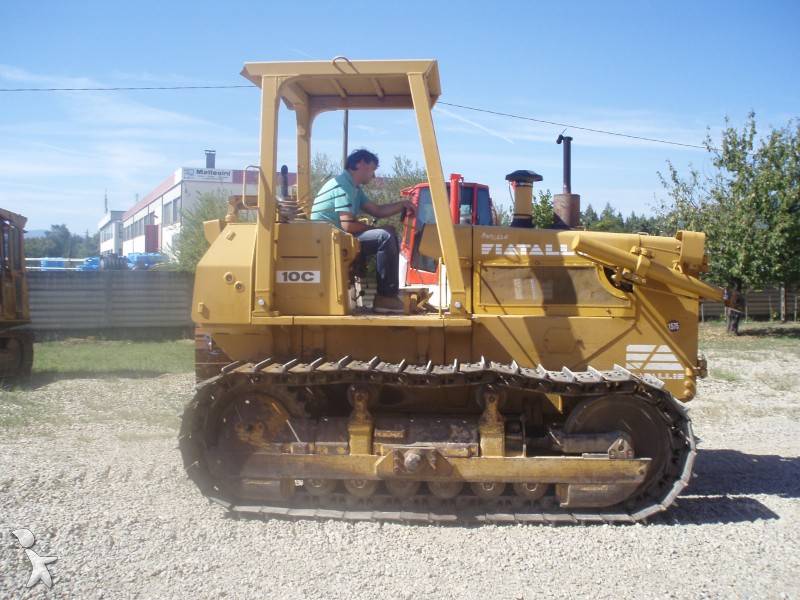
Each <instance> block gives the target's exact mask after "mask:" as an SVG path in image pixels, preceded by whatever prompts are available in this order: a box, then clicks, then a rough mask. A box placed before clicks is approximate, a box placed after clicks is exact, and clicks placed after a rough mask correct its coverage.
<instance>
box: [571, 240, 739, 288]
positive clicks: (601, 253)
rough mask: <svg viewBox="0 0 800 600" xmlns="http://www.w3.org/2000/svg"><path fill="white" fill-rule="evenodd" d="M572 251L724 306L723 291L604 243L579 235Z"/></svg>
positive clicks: (593, 260)
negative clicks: (722, 303)
mask: <svg viewBox="0 0 800 600" xmlns="http://www.w3.org/2000/svg"><path fill="white" fill-rule="evenodd" d="M572 250H573V251H574V252H575V253H576V254H578V255H580V256H582V257H584V258H588V259H589V260H591V261H592V262H595V263H598V264H601V265H605V266H608V267H621V268H622V269H625V270H627V271H629V272H630V273H632V274H633V275H636V276H637V277H640V278H642V279H646V278H649V279H654V280H655V281H658V282H660V283H663V284H664V285H666V286H668V287H670V288H677V289H679V290H682V291H684V292H688V293H690V294H693V295H695V296H698V297H700V298H706V299H708V300H714V301H716V302H726V303H727V301H726V299H725V291H724V290H723V289H721V288H718V287H715V286H713V285H709V284H707V283H704V282H703V281H700V280H699V279H698V278H697V277H692V276H691V275H686V274H685V273H681V272H680V271H677V270H675V269H670V268H669V267H665V266H664V265H661V264H659V263H657V262H654V261H651V260H650V259H649V258H647V257H646V256H644V254H633V253H630V252H625V251H624V250H620V249H619V248H615V247H614V246H611V245H609V244H606V243H605V242H601V241H599V240H596V239H591V238H589V237H586V236H581V235H577V236H575V238H574V239H573V241H572Z"/></svg>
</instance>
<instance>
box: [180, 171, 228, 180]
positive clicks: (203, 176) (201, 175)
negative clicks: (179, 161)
mask: <svg viewBox="0 0 800 600" xmlns="http://www.w3.org/2000/svg"><path fill="white" fill-rule="evenodd" d="M183 179H184V181H214V182H217V183H233V169H187V168H184V169H183Z"/></svg>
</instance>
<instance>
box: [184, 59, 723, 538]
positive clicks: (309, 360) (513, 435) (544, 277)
mask: <svg viewBox="0 0 800 600" xmlns="http://www.w3.org/2000/svg"><path fill="white" fill-rule="evenodd" d="M242 74H243V75H244V77H246V78H247V79H249V80H250V81H252V82H253V83H254V84H255V85H256V86H258V87H259V88H261V146H260V151H261V152H260V164H259V165H258V171H259V173H260V177H259V185H258V194H257V195H252V196H248V195H246V194H245V193H244V192H243V193H242V195H241V196H238V197H235V198H232V199H231V205H230V209H229V213H228V215H227V217H226V218H225V219H220V220H215V221H209V222H207V223H205V234H206V237H207V239H208V240H209V242H210V247H209V249H208V251H207V252H206V254H205V255H204V257H203V258H202V260H201V261H200V263H199V265H198V267H197V273H196V280H195V289H194V298H193V306H192V316H193V319H194V321H195V322H196V324H197V325H198V326H199V327H201V328H202V330H203V332H205V334H206V335H208V336H209V337H210V338H211V340H212V341H213V344H214V345H215V347H218V348H219V349H221V351H222V352H224V354H225V355H227V356H228V357H230V360H231V362H230V364H227V365H225V366H224V367H223V368H222V369H221V370H220V371H219V372H218V373H217V374H215V375H214V376H212V377H210V378H208V379H206V380H204V381H201V382H200V383H199V384H198V385H197V391H196V395H195V396H194V398H193V399H192V400H191V402H190V403H189V404H188V405H187V407H186V410H185V413H184V415H183V420H182V427H181V431H180V449H181V452H182V456H183V461H184V465H185V468H186V470H187V473H188V475H189V477H190V478H191V479H192V480H193V481H194V482H195V483H196V485H197V486H198V487H199V488H200V490H201V491H202V493H203V494H205V495H206V496H208V497H209V498H211V499H212V500H214V501H216V502H218V503H220V504H222V505H223V506H225V507H227V508H228V509H230V510H232V511H236V512H238V513H255V514H258V515H266V516H271V515H272V516H290V517H291V516H296V517H309V518H313V517H320V518H331V517H333V518H345V519H377V520H402V521H417V520H419V521H433V522H450V521H464V520H477V521H482V522H485V521H489V522H494V521H520V522H588V521H601V522H633V521H639V520H642V519H646V518H648V517H649V516H651V515H653V514H655V513H657V512H659V511H662V510H664V509H666V508H667V507H669V506H670V505H671V504H672V503H673V501H674V500H675V498H676V496H677V495H678V494H679V493H680V492H681V490H683V488H684V487H685V486H686V485H687V484H688V483H689V480H690V477H691V474H692V466H693V463H694V460H695V454H696V449H695V439H694V436H693V434H692V427H691V423H690V420H689V418H688V416H687V412H686V410H685V409H684V407H683V403H684V402H686V401H688V400H690V399H691V398H692V397H693V396H694V395H695V389H696V387H695V382H696V379H697V378H698V377H702V376H704V374H705V369H706V365H705V361H704V360H703V359H702V358H699V357H698V306H699V305H698V303H699V301H701V300H702V299H703V298H711V299H714V300H721V299H722V297H723V291H722V290H720V289H717V288H715V287H712V286H709V285H707V284H705V283H703V282H702V281H701V280H700V279H699V275H700V274H701V273H702V272H704V271H705V270H706V269H707V259H706V255H705V251H704V241H705V238H704V235H703V234H702V233H696V232H688V231H680V232H678V233H677V235H676V236H675V237H657V236H650V235H645V234H615V233H601V232H588V231H581V230H577V229H576V228H575V227H576V226H577V223H576V222H575V218H574V215H576V214H577V209H576V207H575V204H574V200H575V198H576V197H575V195H573V194H571V193H570V190H569V189H566V188H565V193H564V194H559V195H558V196H557V197H556V206H557V207H558V206H562V207H563V206H565V207H566V209H565V210H564V211H563V221H564V225H565V227H563V228H562V229H537V228H533V227H532V226H531V209H532V186H533V183H534V182H535V181H538V180H541V177H540V176H538V175H536V173H533V172H532V171H527V170H517V171H514V172H512V173H510V174H509V175H508V177H507V179H508V180H509V181H510V182H511V184H512V186H513V190H514V221H513V223H512V225H511V226H509V227H501V226H497V225H494V224H490V225H478V224H475V222H474V221H473V222H472V223H469V221H467V224H457V223H456V222H454V221H457V219H454V218H453V217H452V214H451V206H450V205H449V204H448V192H447V185H446V182H445V180H444V176H443V173H442V166H441V161H440V156H439V150H438V146H437V142H436V135H435V130H434V123H433V119H432V115H431V109H432V107H433V106H434V104H435V103H436V101H437V98H438V97H439V95H440V93H441V90H440V82H439V72H438V66H437V63H436V61H434V60H398V61H386V60H384V61H350V60H347V59H339V58H337V59H334V60H333V61H330V62H325V61H315V62H283V63H281V62H254V63H247V64H245V67H244V69H243V71H242ZM281 103H282V104H283V105H284V106H285V107H286V108H288V109H289V110H291V111H293V112H294V115H295V118H296V135H297V175H298V178H297V188H296V193H295V194H294V195H292V194H287V193H286V191H285V190H283V191H281V190H280V187H281V186H280V182H279V175H278V174H277V169H276V167H277V164H276V152H277V140H278V128H277V127H278V112H279V107H280V105H281ZM358 109H411V110H413V111H414V114H415V116H416V123H417V125H418V129H419V136H420V141H421V145H422V151H423V156H424V162H425V168H426V172H427V177H428V188H429V191H430V197H431V203H432V206H433V213H434V216H435V219H434V222H432V223H428V224H427V225H426V227H425V228H424V231H423V232H422V235H421V240H420V241H419V245H418V247H417V246H415V248H416V250H415V251H418V252H420V253H421V254H422V255H424V256H425V257H428V259H433V260H434V261H435V262H436V264H437V266H438V265H442V268H441V269H435V270H436V272H438V273H440V274H441V277H440V279H441V280H440V282H439V283H438V285H439V287H440V294H439V298H440V301H439V303H438V306H435V307H432V308H431V307H430V306H428V309H427V310H425V309H424V308H422V309H421V308H420V306H419V305H414V302H408V303H407V306H408V307H409V310H408V314H399V315H376V314H371V313H369V312H365V311H364V310H363V309H362V308H360V307H359V300H358V295H357V294H356V293H354V284H355V283H357V280H356V278H355V277H354V276H353V272H352V266H353V264H354V262H355V261H356V260H357V258H358V257H359V243H358V240H357V239H356V238H355V237H353V236H351V235H349V234H347V233H345V232H344V231H342V230H340V229H339V228H337V227H335V226H333V225H331V224H329V223H326V222H320V221H312V220H309V219H308V215H309V209H310V206H311V203H312V201H313V198H312V197H311V184H310V177H309V165H310V142H311V130H312V124H313V121H314V118H315V117H316V116H317V115H319V114H320V113H322V112H325V111H334V110H358ZM243 211H251V214H252V213H255V216H254V218H242V215H241V213H242V212H243ZM571 215H572V216H571ZM412 292H413V290H406V295H407V296H408V295H413V294H412Z"/></svg>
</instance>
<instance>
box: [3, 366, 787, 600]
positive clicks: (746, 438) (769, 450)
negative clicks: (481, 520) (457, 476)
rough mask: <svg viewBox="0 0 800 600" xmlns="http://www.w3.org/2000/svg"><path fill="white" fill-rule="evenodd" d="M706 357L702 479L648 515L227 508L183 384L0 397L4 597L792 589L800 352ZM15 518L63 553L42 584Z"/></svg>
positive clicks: (80, 386)
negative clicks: (187, 429)
mask: <svg viewBox="0 0 800 600" xmlns="http://www.w3.org/2000/svg"><path fill="white" fill-rule="evenodd" d="M754 358H755V360H754ZM709 363H710V364H711V365H712V377H711V378H710V379H707V380H705V381H703V382H701V384H700V389H699V395H698V399H697V400H695V401H693V402H692V403H691V408H692V411H691V413H692V417H693V419H694V421H695V432H696V433H697V435H698V436H699V437H700V438H701V442H700V449H701V451H700V454H699V456H698V462H697V468H696V472H697V477H696V478H695V479H694V481H693V482H692V485H691V486H690V487H689V488H688V490H687V493H685V494H684V495H683V496H682V497H681V498H680V499H679V504H678V506H677V507H675V508H673V509H672V510H671V511H670V512H669V513H668V514H667V516H665V517H660V518H658V519H656V520H655V521H654V522H652V523H650V524H648V525H642V524H637V525H619V526H608V525H601V526H597V525H595V526H558V527H550V526H538V525H537V526H521V525H512V526H469V527H466V526H465V527H455V526H447V527H437V526H410V525H402V524H379V523H349V522H335V521H319V522H317V521H305V520H298V521H280V520H273V521H257V520H234V519H231V518H227V517H226V516H225V514H224V511H223V510H222V509H221V508H219V507H216V506H212V505H210V504H209V503H208V502H206V501H205V500H204V499H203V498H201V496H200V495H199V493H198V492H196V491H195V489H194V488H193V487H192V486H191V485H190V483H189V482H188V480H187V479H186V477H185V476H184V474H183V471H182V468H181V466H180V457H179V453H178V451H177V450H176V441H175V430H176V427H177V423H178V421H177V418H176V416H175V415H176V414H177V413H178V412H180V410H181V406H182V404H183V402H184V401H185V400H187V399H188V397H189V395H190V394H191V391H190V390H191V386H192V379H191V376H189V375H165V376H162V377H157V378H150V379H61V380H59V381H53V382H49V383H46V382H40V383H39V384H38V386H37V387H35V388H34V389H32V390H27V391H21V392H5V393H2V395H0V423H3V424H4V425H3V426H2V427H3V428H2V429H0V433H2V439H0V598H42V597H53V598H73V597H74V598H101V597H105V598H183V597H192V598H219V597H226V598H254V597H261V598H375V597H378V598H423V597H424V598H427V597H436V598H514V599H516V598H542V597H544V598H550V597H553V598H565V597H594V598H613V599H619V598H643V597H644V598H651V597H670V598H698V597H700V598H702V597H710V598H718V597H725V598H729V597H745V598H800V582H798V573H800V541H798V532H800V499H799V498H800V458H798V456H800V418H798V417H800V380H798V376H797V375H796V372H797V368H798V360H797V357H796V356H794V355H791V354H785V355H784V354H775V353H773V354H771V355H770V358H769V359H768V360H767V359H764V358H762V357H746V356H738V357H737V358H725V357H723V356H721V355H715V354H714V353H710V354H709ZM715 371H716V373H718V375H717V377H716V378H715V377H713V375H714V373H715ZM23 527H24V528H27V529H30V530H31V531H33V532H34V533H35V535H36V538H37V540H36V544H35V546H34V547H33V549H34V550H35V551H37V552H38V554H39V555H42V556H51V555H55V556H58V561H57V562H56V563H55V564H53V565H52V569H51V571H52V573H53V581H54V585H53V588H52V589H51V590H49V591H48V590H46V589H45V588H44V587H43V586H42V585H37V586H35V587H34V588H32V589H30V590H26V588H25V583H26V581H27V578H28V576H29V573H30V566H29V563H28V559H27V558H26V555H25V553H24V551H23V549H22V548H21V547H20V545H19V544H18V543H17V540H16V538H14V537H13V536H12V535H11V531H12V530H15V529H18V528H23Z"/></svg>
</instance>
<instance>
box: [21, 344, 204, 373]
mask: <svg viewBox="0 0 800 600" xmlns="http://www.w3.org/2000/svg"><path fill="white" fill-rule="evenodd" d="M192 371H194V341H193V340H172V341H163V342H131V341H111V340H93V339H69V340H61V341H55V342H41V343H37V344H36V345H35V346H34V355H33V375H34V377H36V376H37V375H72V376H76V375H77V376H85V375H103V374H105V375H124V376H134V377H135V376H137V375H138V376H141V377H152V376H156V375H163V374H165V373H191V372H192Z"/></svg>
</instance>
